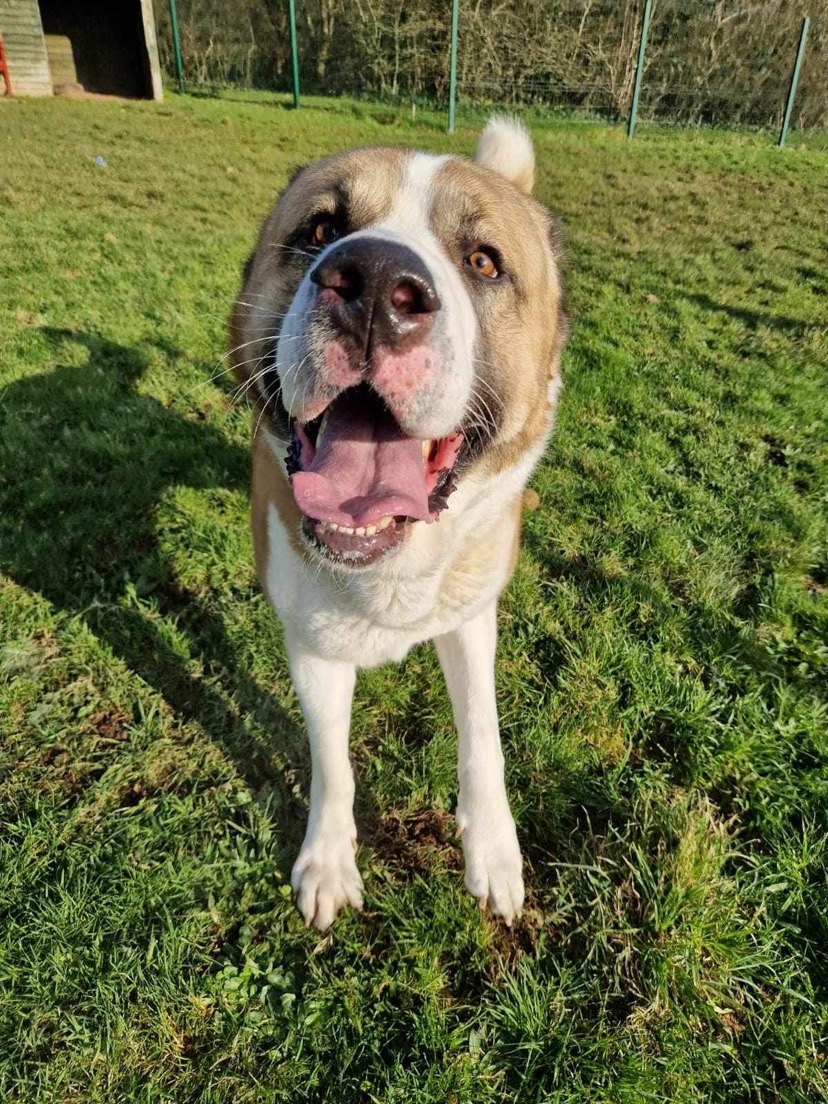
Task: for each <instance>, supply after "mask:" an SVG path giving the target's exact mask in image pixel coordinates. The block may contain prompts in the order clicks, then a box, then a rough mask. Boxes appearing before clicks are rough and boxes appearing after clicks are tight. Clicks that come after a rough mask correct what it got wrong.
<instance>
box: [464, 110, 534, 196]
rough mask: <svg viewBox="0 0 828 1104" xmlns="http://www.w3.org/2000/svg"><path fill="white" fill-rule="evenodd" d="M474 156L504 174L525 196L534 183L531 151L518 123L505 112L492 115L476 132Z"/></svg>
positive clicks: (483, 163) (524, 130)
mask: <svg viewBox="0 0 828 1104" xmlns="http://www.w3.org/2000/svg"><path fill="white" fill-rule="evenodd" d="M474 159H475V161H477V162H478V164H480V165H485V166H486V168H487V169H492V170H493V171H494V172H497V173H500V175H501V176H505V177H506V179H507V180H511V182H512V183H513V184H514V185H515V187H517V188H520V190H521V191H522V192H525V193H526V194H527V195H529V194H530V192H531V191H532V185H533V184H534V182H535V151H534V150H533V148H532V139H531V138H530V137H529V132H528V131H527V129H526V127H524V126H523V124H522V123H519V122H518V120H517V119H513V118H511V117H510V116H508V115H493V116H492V117H491V119H489V121H488V123H486V126H485V128H484V130H483V133H482V134H481V135H480V138H479V140H478V142H477V149H476V150H475V152H474Z"/></svg>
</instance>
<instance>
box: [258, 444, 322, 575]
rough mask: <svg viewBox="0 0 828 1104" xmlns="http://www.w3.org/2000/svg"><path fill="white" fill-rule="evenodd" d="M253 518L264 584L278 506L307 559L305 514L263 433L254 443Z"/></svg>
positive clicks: (294, 543)
mask: <svg viewBox="0 0 828 1104" xmlns="http://www.w3.org/2000/svg"><path fill="white" fill-rule="evenodd" d="M252 453H253V456H252V461H253V463H252V479H251V483H252V489H251V498H252V516H251V523H252V527H253V553H254V556H255V560H256V573H257V574H258V576H259V580H260V581H261V582H262V583H264V580H265V579H266V578H267V563H268V547H269V539H268V514H269V512H270V507H271V506H275V507H276V510H277V512H278V514H279V518H280V520H281V522H282V525H283V526H284V527H285V532H286V533H287V535H288V539H289V540H290V544H291V548H293V551H294V552H295V553H296V554H297V556H301V557H303V558H308V551H307V549H306V548H305V546H304V545H303V544H302V540H301V538H300V536H299V526H300V523H301V520H302V515H301V514H300V513H299V507H298V506H297V505H296V502H295V501H294V498H293V491H292V490H291V489H290V483H289V482H288V480H287V477H286V476H285V474H284V472H283V471H282V469H281V468H280V466H279V464H278V463H277V462H276V459H275V457H274V455H273V453H272V451H271V449H270V445H268V443H267V441H266V440H265V439H264V435H263V434H262V433H257V434H256V435H255V436H254V437H253V443H252Z"/></svg>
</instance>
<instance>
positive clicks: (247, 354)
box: [232, 121, 566, 569]
mask: <svg viewBox="0 0 828 1104" xmlns="http://www.w3.org/2000/svg"><path fill="white" fill-rule="evenodd" d="M532 173H533V154H532V149H531V145H530V143H529V140H528V137H527V136H526V134H525V133H524V132H523V131H522V130H521V129H520V128H519V127H517V125H516V124H511V123H506V122H504V121H494V122H493V123H491V124H490V125H489V127H488V128H487V129H486V131H484V134H483V136H482V137H481V142H480V145H479V147H478V153H477V158H476V162H469V161H465V160H461V159H459V158H454V157H437V156H433V155H428V154H423V153H412V152H410V151H404V150H391V149H363V150H357V151H354V152H351V153H344V154H340V155H338V156H334V157H330V158H328V159H326V160H324V161H320V162H318V163H316V164H314V165H311V166H309V167H307V168H305V169H302V170H301V171H299V172H298V173H297V174H296V175H295V176H294V178H293V179H292V181H291V182H290V184H289V185H288V187H287V188H286V190H285V192H284V193H283V195H282V196H281V198H280V199H279V201H278V203H277V204H276V207H275V209H274V210H273V212H272V213H271V215H270V216H269V218H268V219H267V220H266V222H265V224H264V226H263V228H262V232H261V235H260V239H259V242H258V245H257V248H256V251H255V253H254V254H253V256H252V257H251V260H250V262H249V264H248V266H247V269H246V272H245V280H244V284H243V287H242V291H241V294H240V297H239V301H238V303H237V305H236V309H235V311H234V316H233V321H232V340H233V345H234V347H235V348H234V353H233V356H234V359H235V364H236V371H237V374H238V375H239V376H240V378H241V379H242V380H243V381H245V382H246V385H247V386H248V388H249V389H250V392H251V393H252V394H253V396H254V397H255V398H256V400H257V402H258V404H259V406H260V409H261V417H262V418H263V419H264V420H265V422H266V426H267V428H268V429H269V430H270V432H271V434H272V435H273V436H275V437H276V438H277V439H278V440H279V441H281V442H283V444H284V446H285V450H286V470H287V473H288V475H289V476H290V479H291V484H292V490H293V496H294V499H295V501H296V504H297V506H298V508H299V511H300V513H301V515H302V522H301V530H302V537H303V540H304V541H305V543H306V545H307V547H308V548H309V549H311V550H312V552H313V553H315V554H317V555H320V556H322V557H324V558H326V559H328V560H331V561H334V562H335V563H337V564H339V565H341V566H342V567H346V568H353V569H356V568H364V567H366V566H368V565H370V564H372V563H376V562H377V561H379V560H381V559H383V558H385V557H387V556H388V555H389V554H390V553H391V552H392V551H397V550H399V549H400V548H402V546H403V545H404V543H405V541H406V538H407V536H408V535H409V534H410V533H411V531H412V527H414V526H424V525H428V524H430V523H431V522H432V521H434V520H436V519H437V518H438V517H439V515H440V513H441V512H442V511H443V510H444V509H446V508H450V506H451V495H452V493H453V492H454V490H455V488H456V487H457V485H458V484H459V483H461V482H462V481H463V480H464V479H465V478H468V477H469V475H470V474H471V473H473V472H476V473H477V475H478V476H481V475H483V476H485V475H486V474H490V475H495V474H496V473H497V472H499V471H501V470H503V469H504V468H506V467H508V466H509V465H510V464H514V463H516V461H517V460H518V458H519V457H520V456H521V455H522V454H523V453H524V452H526V451H527V450H529V449H530V448H531V447H532V446H533V444H535V442H536V441H538V440H539V439H542V438H543V436H544V435H545V432H546V430H547V427H548V424H549V404H550V402H551V398H550V383H551V382H554V380H555V378H556V375H557V371H558V359H559V354H560V349H561V346H562V344H563V341H564V338H565V329H566V326H565V316H564V310H563V296H562V291H561V286H560V280H559V275H558V268H557V255H556V254H557V245H556V236H555V230H554V225H553V222H552V219H551V217H550V216H549V214H548V213H547V211H546V210H545V209H544V208H543V207H541V206H540V205H539V204H538V203H536V202H535V201H534V200H532V199H531V198H530V196H529V194H528V193H529V191H530V189H531V181H532ZM251 366H252V367H251ZM553 390H554V389H553Z"/></svg>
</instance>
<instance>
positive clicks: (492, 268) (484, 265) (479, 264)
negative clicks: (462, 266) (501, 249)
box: [466, 249, 500, 280]
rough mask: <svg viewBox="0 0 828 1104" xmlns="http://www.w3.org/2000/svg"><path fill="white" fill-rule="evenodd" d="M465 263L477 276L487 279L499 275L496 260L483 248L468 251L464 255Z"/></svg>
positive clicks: (492, 278)
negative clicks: (471, 251)
mask: <svg viewBox="0 0 828 1104" xmlns="http://www.w3.org/2000/svg"><path fill="white" fill-rule="evenodd" d="M466 264H467V265H468V266H469V268H471V269H473V271H474V272H476V273H477V274H478V276H485V277H486V279H488V280H494V279H495V278H496V277H497V276H499V275H500V272H499V270H498V267H497V262H496V261H495V259H494V257H493V256H492V255H491V253H487V252H486V250H485V249H475V251H474V253H470V254H469V255H468V257H466Z"/></svg>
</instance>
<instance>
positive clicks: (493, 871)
mask: <svg viewBox="0 0 828 1104" xmlns="http://www.w3.org/2000/svg"><path fill="white" fill-rule="evenodd" d="M457 827H458V830H459V832H460V835H461V839H462V842H463V854H464V855H465V859H466V888H467V889H468V891H469V893H471V894H472V896H473V897H476V898H477V899H478V901H479V902H480V907H481V908H488V909H489V911H490V912H491V913H492V915H493V916H501V917H502V918H503V919H504V920H505V921H506V923H507V924H511V923H512V921H513V920H514V918H515V916H516V915H517V914H518V913H519V912H520V910H521V909H522V908H523V859H522V857H521V854H520V845H519V844H518V839H517V832H516V831H515V822H514V820H513V819H512V814H511V813H510V812H509V811H508V809H507V810H506V811H505V812H501V813H499V814H497V815H490V812H489V811H488V810H487V811H486V812H477V813H476V814H474V815H472V816H465V815H463V814H462V813H460V812H459V810H458V814H457Z"/></svg>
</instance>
